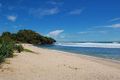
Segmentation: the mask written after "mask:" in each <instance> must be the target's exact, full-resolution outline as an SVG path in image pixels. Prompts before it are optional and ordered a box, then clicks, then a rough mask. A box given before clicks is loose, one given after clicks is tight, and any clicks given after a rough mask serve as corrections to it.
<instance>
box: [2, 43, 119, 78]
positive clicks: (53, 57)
mask: <svg viewBox="0 0 120 80" xmlns="http://www.w3.org/2000/svg"><path fill="white" fill-rule="evenodd" d="M23 46H24V48H26V49H29V50H32V51H34V52H35V53H38V54H34V53H30V52H22V53H15V55H17V56H15V57H13V58H10V59H7V61H8V62H5V63H3V64H2V67H1V68H0V80H80V79H81V80H120V74H119V73H120V64H119V63H114V62H109V61H107V60H101V59H99V58H94V57H92V56H86V55H81V54H74V53H69V52H63V51H56V50H50V49H43V48H39V47H37V46H34V45H31V44H23Z"/></svg>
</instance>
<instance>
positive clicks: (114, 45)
mask: <svg viewBox="0 0 120 80" xmlns="http://www.w3.org/2000/svg"><path fill="white" fill-rule="evenodd" d="M56 45H60V46H71V47H99V48H120V43H57V44H56Z"/></svg>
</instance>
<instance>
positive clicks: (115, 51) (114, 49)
mask: <svg viewBox="0 0 120 80" xmlns="http://www.w3.org/2000/svg"><path fill="white" fill-rule="evenodd" d="M39 47H42V48H47V49H52V50H59V51H64V52H72V53H75V54H83V55H89V56H94V57H100V58H106V59H112V60H117V61H120V42H56V43H55V44H53V45H42V46H39Z"/></svg>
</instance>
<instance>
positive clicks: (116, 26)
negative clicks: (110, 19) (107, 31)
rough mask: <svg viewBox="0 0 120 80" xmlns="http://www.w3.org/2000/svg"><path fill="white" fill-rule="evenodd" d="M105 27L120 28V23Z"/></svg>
mask: <svg viewBox="0 0 120 80" xmlns="http://www.w3.org/2000/svg"><path fill="white" fill-rule="evenodd" d="M104 27H109V28H120V23H117V24H112V25H108V26H104Z"/></svg>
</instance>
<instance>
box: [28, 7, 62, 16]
mask: <svg viewBox="0 0 120 80" xmlns="http://www.w3.org/2000/svg"><path fill="white" fill-rule="evenodd" d="M59 12H60V10H59V9H58V8H57V7H54V8H47V9H44V8H38V9H31V10H30V14H32V15H34V16H36V17H44V16H50V15H55V14H58V13H59Z"/></svg>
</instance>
